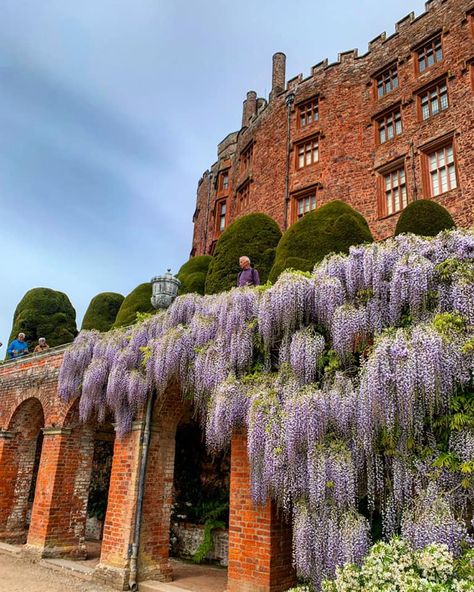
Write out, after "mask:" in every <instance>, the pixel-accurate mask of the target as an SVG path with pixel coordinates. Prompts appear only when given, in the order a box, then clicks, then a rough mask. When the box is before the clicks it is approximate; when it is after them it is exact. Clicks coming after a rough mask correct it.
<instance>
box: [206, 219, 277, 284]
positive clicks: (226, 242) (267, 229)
mask: <svg viewBox="0 0 474 592" xmlns="http://www.w3.org/2000/svg"><path fill="white" fill-rule="evenodd" d="M280 238H281V231H280V229H279V228H278V224H277V223H276V222H275V220H272V218H270V217H269V216H267V215H266V214H259V213H256V214H249V215H248V216H243V217H242V218H238V219H237V220H236V221H235V222H233V223H232V224H231V225H230V226H229V227H228V228H227V229H226V230H225V231H224V232H223V233H222V235H221V237H220V238H219V240H218V241H217V245H216V249H215V252H214V257H213V259H212V261H211V264H210V265H209V271H208V272H207V277H206V294H216V293H217V292H224V291H225V290H229V289H230V288H232V287H234V286H235V285H236V282H237V275H238V273H239V271H240V268H239V257H241V256H242V255H246V256H247V257H249V258H250V261H251V262H252V265H253V266H254V267H255V268H256V269H257V270H258V273H259V275H260V282H261V283H262V284H263V283H265V282H266V281H267V279H268V274H269V272H270V269H271V266H272V265H273V259H274V252H275V247H276V246H277V244H278V241H279V240H280Z"/></svg>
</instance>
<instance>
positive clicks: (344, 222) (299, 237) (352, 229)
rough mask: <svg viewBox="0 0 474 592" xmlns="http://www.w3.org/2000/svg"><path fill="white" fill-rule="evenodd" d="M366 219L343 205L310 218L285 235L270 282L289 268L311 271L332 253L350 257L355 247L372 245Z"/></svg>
mask: <svg viewBox="0 0 474 592" xmlns="http://www.w3.org/2000/svg"><path fill="white" fill-rule="evenodd" d="M372 240H373V238H372V234H371V233H370V230H369V225H368V224H367V221H366V220H365V218H364V217H363V216H362V215H361V214H359V212H357V211H356V210H354V209H353V208H351V207H350V206H349V205H347V204H346V203H344V202H342V201H338V200H335V201H331V202H329V203H327V204H326V205H324V206H322V207H321V208H319V209H318V210H316V211H315V212H310V213H309V214H306V216H304V217H303V218H301V220H299V221H298V222H297V223H296V224H293V226H290V228H289V229H288V230H287V231H286V232H285V234H284V235H283V236H282V239H281V241H280V242H279V244H278V247H277V250H276V257H275V263H274V265H273V267H272V270H271V272H270V278H269V279H270V281H271V282H275V281H276V280H277V278H278V276H279V275H280V273H281V272H282V271H284V270H285V269H288V268H290V267H291V268H293V269H299V270H301V271H311V270H312V269H313V267H314V265H315V263H317V262H318V261H321V259H323V258H324V257H325V256H326V255H328V254H329V253H347V252H348V251H349V247H350V246H351V245H357V244H360V243H364V242H368V241H372Z"/></svg>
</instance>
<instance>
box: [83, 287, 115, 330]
mask: <svg viewBox="0 0 474 592" xmlns="http://www.w3.org/2000/svg"><path fill="white" fill-rule="evenodd" d="M123 301H124V296H122V294H117V293H116V292H101V293H100V294H97V296H94V298H92V300H91V301H90V304H89V306H88V307H87V310H86V314H85V315H84V319H83V321H82V327H81V330H83V329H96V330H97V331H108V330H109V329H110V328H111V327H112V325H113V324H114V323H115V319H116V317H117V313H118V311H119V309H120V306H121V305H122V302H123Z"/></svg>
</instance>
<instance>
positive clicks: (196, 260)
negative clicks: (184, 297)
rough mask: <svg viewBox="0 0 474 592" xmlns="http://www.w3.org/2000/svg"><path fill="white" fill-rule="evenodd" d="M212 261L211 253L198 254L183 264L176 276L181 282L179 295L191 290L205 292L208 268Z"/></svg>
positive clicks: (198, 292)
mask: <svg viewBox="0 0 474 592" xmlns="http://www.w3.org/2000/svg"><path fill="white" fill-rule="evenodd" d="M211 261H212V257H211V255H198V256H197V257H191V259H190V260H189V261H187V262H186V263H185V264H184V265H182V266H181V268H180V270H179V271H178V275H177V276H176V277H177V278H178V280H179V281H180V282H181V286H180V287H179V292H178V295H179V296H181V294H189V293H190V292H196V293H197V294H204V286H205V284H206V275H207V270H208V269H209V265H210V263H211Z"/></svg>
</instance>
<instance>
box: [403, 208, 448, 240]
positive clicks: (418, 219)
mask: <svg viewBox="0 0 474 592" xmlns="http://www.w3.org/2000/svg"><path fill="white" fill-rule="evenodd" d="M455 226H456V225H455V223H454V220H453V219H452V217H451V214H450V213H449V212H448V210H447V209H446V208H443V206H441V205H439V204H438V203H436V202H435V201H432V200H429V199H419V200H417V201H413V202H411V203H409V204H408V206H407V207H406V208H405V209H404V210H403V212H402V213H401V214H400V218H399V219H398V222H397V226H396V228H395V236H397V235H398V234H402V233H404V232H412V233H413V234H418V235H420V236H436V235H437V234H438V233H439V232H441V231H442V230H448V229H449V228H455Z"/></svg>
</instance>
